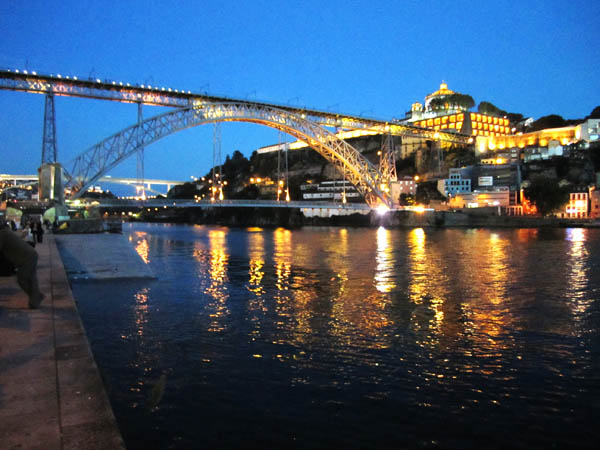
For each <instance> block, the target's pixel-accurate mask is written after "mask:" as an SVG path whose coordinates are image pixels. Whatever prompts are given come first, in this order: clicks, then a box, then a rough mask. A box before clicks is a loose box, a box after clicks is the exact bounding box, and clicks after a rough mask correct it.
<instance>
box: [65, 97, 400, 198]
mask: <svg viewBox="0 0 600 450" xmlns="http://www.w3.org/2000/svg"><path fill="white" fill-rule="evenodd" d="M215 121H225V122H227V121H230V122H251V123H258V124H261V125H265V126H269V127H272V128H276V129H279V130H282V131H284V132H286V133H288V134H290V135H292V136H294V137H295V138H297V139H300V140H302V141H304V142H306V143H307V144H308V145H309V146H311V147H312V148H313V149H314V150H316V151H317V152H319V153H320V154H321V155H322V156H323V157H324V158H325V159H326V160H327V161H329V162H330V163H332V164H333V165H334V166H335V167H338V168H340V167H342V168H343V171H344V176H345V177H346V178H347V179H348V181H350V182H351V183H352V184H353V185H354V186H355V187H356V189H357V191H358V192H359V193H360V194H361V195H363V197H364V198H365V200H366V201H367V203H368V204H369V205H370V206H376V205H378V204H380V203H383V204H385V205H387V206H391V199H390V197H389V195H388V194H387V193H385V192H383V191H382V190H381V189H380V185H381V184H382V183H385V182H386V180H384V179H383V177H382V175H381V173H380V172H379V170H378V169H377V168H376V167H375V166H374V165H373V164H371V163H370V162H369V161H368V160H367V159H366V158H365V157H364V156H363V155H362V154H361V153H360V152H359V151H358V150H356V149H355V148H354V147H352V146H351V145H349V144H348V143H347V142H345V141H343V140H342V139H340V138H338V137H337V136H336V135H335V134H333V133H332V132H330V131H328V130H326V129H325V128H323V127H321V126H319V125H317V124H315V123H312V122H311V121H309V120H307V119H304V118H302V117H300V116H298V115H296V114H292V113H290V112H288V111H284V110H280V109H276V108H272V107H268V106H264V105H257V104H248V103H212V104H206V103H205V104H201V105H198V106H194V107H189V108H182V109H177V110H174V111H171V112H168V113H165V114H161V115H159V116H155V117H151V118H149V119H146V120H144V121H142V122H141V123H140V124H139V125H138V124H136V125H132V126H130V127H128V128H126V129H124V130H122V131H120V132H118V133H116V134H114V135H112V136H110V137H108V138H106V139H104V140H103V141H101V142H99V143H98V144H96V145H94V146H93V147H91V148H89V149H88V150H86V151H85V152H83V153H82V154H80V155H79V156H77V157H76V158H75V159H74V160H73V161H72V163H71V164H68V165H67V169H68V170H69V167H70V170H69V171H68V178H69V180H70V184H71V185H72V186H73V187H75V188H78V191H77V192H76V193H75V195H74V196H73V198H76V197H78V196H79V195H81V194H82V193H83V192H85V191H86V190H87V188H88V187H89V186H90V185H91V184H93V183H94V182H95V181H96V180H98V179H99V178H100V177H101V176H102V175H104V174H105V173H106V172H107V171H109V170H110V169H112V168H113V167H115V166H117V165H118V164H119V163H120V162H122V161H123V160H124V159H126V158H127V157H129V156H131V155H133V154H134V153H135V152H136V151H137V150H138V149H139V148H141V147H147V146H148V145H150V144H152V143H154V142H156V141H158V140H159V139H161V138H163V137H165V136H167V135H170V134H172V133H175V132H177V131H181V130H184V129H187V128H191V127H194V126H197V125H202V124H206V123H211V122H215ZM140 127H141V131H139V129H140Z"/></svg>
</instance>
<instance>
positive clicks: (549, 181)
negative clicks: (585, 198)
mask: <svg viewBox="0 0 600 450" xmlns="http://www.w3.org/2000/svg"><path fill="white" fill-rule="evenodd" d="M529 183H530V184H529V186H528V187H526V188H525V189H524V193H525V197H527V198H528V199H529V201H530V202H531V203H532V204H534V205H535V206H536V207H537V209H538V211H539V212H540V214H542V215H544V216H545V215H546V214H549V213H551V212H553V211H556V210H557V209H559V208H560V207H562V206H563V205H564V204H565V203H567V202H568V201H569V192H568V190H567V189H566V188H564V187H561V186H560V185H559V184H558V180H555V179H553V178H549V177H545V176H543V175H538V176H535V177H532V178H531V179H530V180H529Z"/></svg>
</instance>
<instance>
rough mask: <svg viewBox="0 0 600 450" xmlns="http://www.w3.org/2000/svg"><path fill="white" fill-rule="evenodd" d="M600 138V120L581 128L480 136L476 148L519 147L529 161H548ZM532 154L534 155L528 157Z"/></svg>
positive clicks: (482, 151)
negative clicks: (567, 148) (571, 146)
mask: <svg viewBox="0 0 600 450" xmlns="http://www.w3.org/2000/svg"><path fill="white" fill-rule="evenodd" d="M599 136H600V119H588V120H586V121H585V122H583V123H581V124H579V125H573V126H569V127H561V128H547V129H545V130H539V131H532V132H530V133H519V134H515V135H510V136H504V135H500V136H491V135H490V136H482V135H478V136H477V144H476V148H477V149H478V150H479V152H481V153H486V152H488V151H494V152H498V151H502V150H505V149H516V148H519V149H523V151H524V153H525V158H526V159H547V158H550V157H552V156H556V155H562V149H563V147H564V146H566V145H569V144H573V143H576V142H580V141H582V142H584V143H586V144H589V143H590V142H594V141H597V140H598V139H599ZM535 149H537V150H535ZM528 153H530V154H531V155H528ZM538 155H539V156H538Z"/></svg>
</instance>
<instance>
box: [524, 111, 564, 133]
mask: <svg viewBox="0 0 600 450" xmlns="http://www.w3.org/2000/svg"><path fill="white" fill-rule="evenodd" d="M567 125H569V123H568V122H567V121H566V120H565V119H563V118H562V117H561V116H559V115H557V114H550V115H549V116H544V117H540V118H539V119H538V120H536V121H535V122H533V124H532V125H531V128H530V129H529V130H528V131H539V130H545V129H546V128H561V127H566V126H567Z"/></svg>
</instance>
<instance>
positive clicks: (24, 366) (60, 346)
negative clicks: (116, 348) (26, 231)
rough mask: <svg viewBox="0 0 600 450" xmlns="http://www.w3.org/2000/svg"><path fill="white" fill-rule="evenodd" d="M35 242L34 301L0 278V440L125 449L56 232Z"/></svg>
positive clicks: (9, 445)
mask: <svg viewBox="0 0 600 450" xmlns="http://www.w3.org/2000/svg"><path fill="white" fill-rule="evenodd" d="M36 250H37V252H38V255H39V259H38V279H39V283H40V289H41V291H42V292H44V293H45V295H46V298H45V300H44V302H43V303H42V305H41V307H40V309H37V310H30V309H28V307H27V296H26V295H25V294H24V293H23V291H21V289H19V287H18V285H17V281H16V278H15V277H2V278H0V447H1V448H3V449H4V448H6V449H17V448H18V449H48V450H54V449H65V450H66V449H107V450H108V449H125V445H124V443H123V439H122V437H121V433H120V431H119V428H118V426H117V424H116V420H115V417H114V415H113V411H112V409H111V405H110V403H109V401H108V398H107V395H106V392H105V389H104V385H103V383H102V379H101V377H100V373H99V371H98V367H97V365H96V362H95V359H94V357H93V355H92V353H91V351H90V346H89V343H88V340H87V336H86V333H85V331H84V329H83V326H82V323H81V319H80V316H79V312H78V309H77V306H76V305H75V301H74V299H73V295H72V292H71V289H70V286H69V282H68V280H67V274H66V272H65V268H64V266H63V263H62V260H61V257H60V255H59V252H58V248H57V246H56V243H55V240H54V236H53V235H51V234H49V235H46V237H45V239H44V242H43V243H42V244H38V245H37V246H36Z"/></svg>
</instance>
